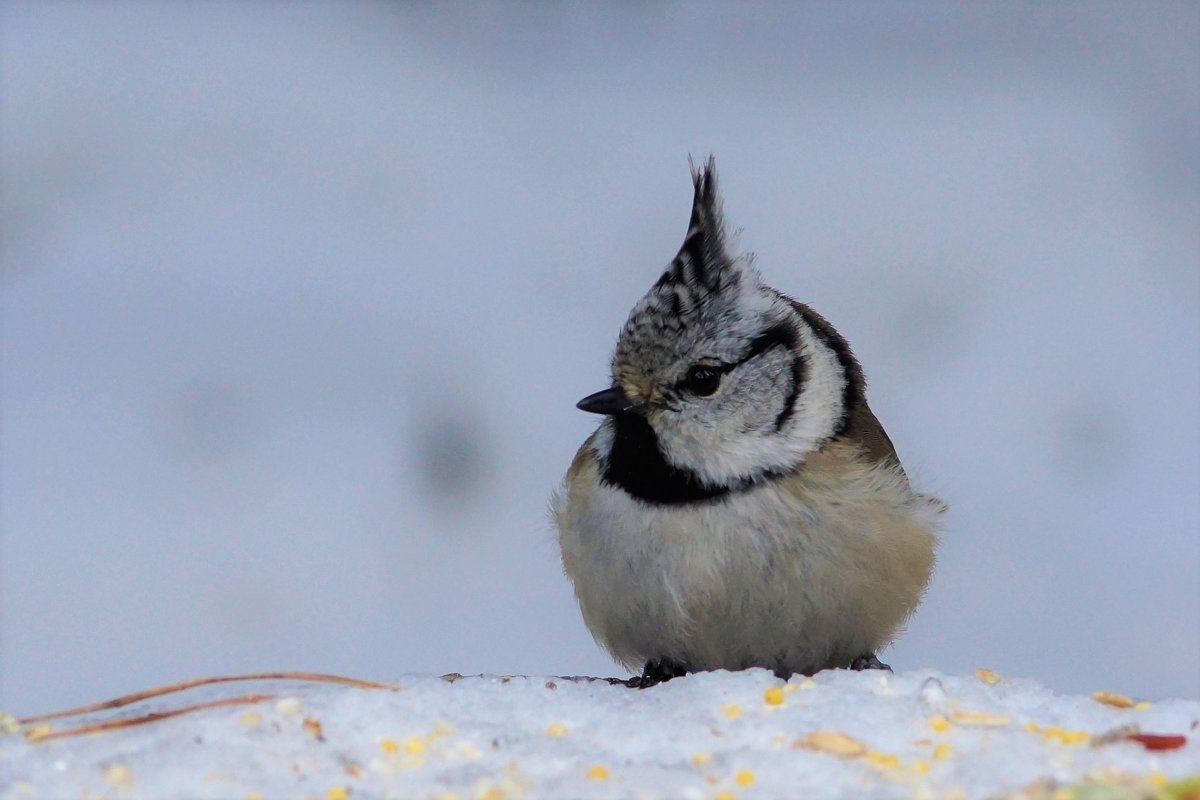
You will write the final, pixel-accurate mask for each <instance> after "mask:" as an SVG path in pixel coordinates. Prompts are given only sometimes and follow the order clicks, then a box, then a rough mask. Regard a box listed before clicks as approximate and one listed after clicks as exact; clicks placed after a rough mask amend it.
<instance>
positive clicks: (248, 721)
mask: <svg viewBox="0 0 1200 800" xmlns="http://www.w3.org/2000/svg"><path fill="white" fill-rule="evenodd" d="M238 722H240V723H242V724H243V725H245V726H246V727H247V728H253V727H254V726H255V725H258V724H260V723H261V722H262V714H260V713H258V712H257V711H246V712H243V713H242V715H241V716H240V717H238Z"/></svg>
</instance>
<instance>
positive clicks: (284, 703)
mask: <svg viewBox="0 0 1200 800" xmlns="http://www.w3.org/2000/svg"><path fill="white" fill-rule="evenodd" d="M275 710H276V711H277V712H279V713H280V714H282V715H283V716H285V717H290V716H292V715H293V714H298V713H300V701H299V700H298V699H297V698H295V697H285V698H283V699H282V700H280V701H279V702H277V703H276V704H275Z"/></svg>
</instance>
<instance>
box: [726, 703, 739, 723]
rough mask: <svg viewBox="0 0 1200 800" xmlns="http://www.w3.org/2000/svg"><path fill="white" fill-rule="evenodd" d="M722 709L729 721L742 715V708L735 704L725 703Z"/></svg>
mask: <svg viewBox="0 0 1200 800" xmlns="http://www.w3.org/2000/svg"><path fill="white" fill-rule="evenodd" d="M722 709H723V710H724V712H725V716H727V717H729V719H736V718H737V717H740V716H741V715H742V707H741V706H739V705H738V704H737V703H726V704H725V705H724V706H722Z"/></svg>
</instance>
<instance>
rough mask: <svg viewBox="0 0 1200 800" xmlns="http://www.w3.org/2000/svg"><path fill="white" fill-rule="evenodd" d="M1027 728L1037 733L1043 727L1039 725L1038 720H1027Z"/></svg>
mask: <svg viewBox="0 0 1200 800" xmlns="http://www.w3.org/2000/svg"><path fill="white" fill-rule="evenodd" d="M1025 730H1027V731H1029V732H1030V733H1037V732H1038V731H1040V730H1041V728H1040V727H1039V726H1038V724H1037V723H1036V722H1026V723H1025Z"/></svg>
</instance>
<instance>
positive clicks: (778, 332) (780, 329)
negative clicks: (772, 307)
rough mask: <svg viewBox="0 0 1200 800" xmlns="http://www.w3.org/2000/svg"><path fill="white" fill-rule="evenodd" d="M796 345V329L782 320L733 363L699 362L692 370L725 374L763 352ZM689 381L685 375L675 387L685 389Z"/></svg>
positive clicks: (755, 340)
mask: <svg viewBox="0 0 1200 800" xmlns="http://www.w3.org/2000/svg"><path fill="white" fill-rule="evenodd" d="M795 345H796V331H795V330H794V329H792V328H791V327H790V326H788V325H785V324H784V323H782V322H781V323H779V324H777V325H772V326H771V327H770V328H767V329H766V330H765V331H763V332H762V333H760V334H759V335H758V336H755V337H754V338H753V339H751V340H750V346H749V347H747V348H746V353H745V354H744V355H743V356H742V357H741V358H739V359H738V360H737V361H734V362H732V363H723V364H697V365H695V366H693V367H692V368H691V370H695V369H710V370H712V371H713V372H716V373H719V374H721V375H724V374H726V373H728V372H732V371H733V370H735V369H737V368H738V367H740V366H741V365H742V364H745V363H746V362H747V361H750V360H752V359H755V358H758V357H759V356H761V355H762V354H763V353H765V352H767V351H768V350H772V349H774V348H776V347H780V346H783V347H787V348H793V347H795ZM691 370H689V374H690V372H691ZM687 383H688V377H687V376H685V377H684V378H683V379H682V380H680V381H679V382H677V383H676V384H675V386H674V387H673V388H675V389H677V390H678V389H684V388H686V386H687Z"/></svg>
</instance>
